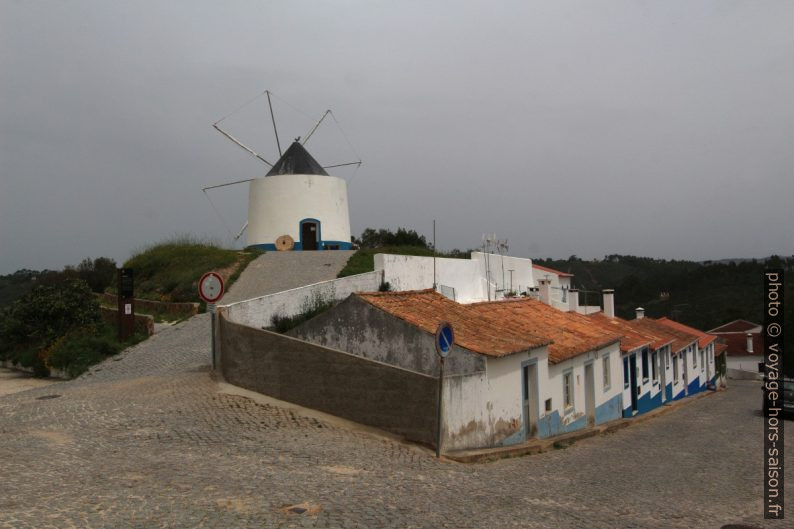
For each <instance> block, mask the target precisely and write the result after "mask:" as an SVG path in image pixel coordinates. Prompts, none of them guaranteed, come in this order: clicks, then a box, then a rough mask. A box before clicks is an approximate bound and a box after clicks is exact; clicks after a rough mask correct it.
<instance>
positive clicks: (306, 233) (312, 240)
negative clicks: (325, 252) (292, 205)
mask: <svg viewBox="0 0 794 529" xmlns="http://www.w3.org/2000/svg"><path fill="white" fill-rule="evenodd" d="M301 243H302V246H303V249H304V250H316V249H317V223H316V222H304V223H303V224H301Z"/></svg>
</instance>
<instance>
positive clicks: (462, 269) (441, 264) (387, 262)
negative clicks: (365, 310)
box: [375, 253, 488, 303]
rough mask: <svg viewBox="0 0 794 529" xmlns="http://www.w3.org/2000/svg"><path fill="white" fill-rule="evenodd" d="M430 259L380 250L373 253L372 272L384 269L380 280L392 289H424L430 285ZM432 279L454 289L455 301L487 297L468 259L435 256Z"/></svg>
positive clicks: (476, 267) (475, 268)
mask: <svg viewBox="0 0 794 529" xmlns="http://www.w3.org/2000/svg"><path fill="white" fill-rule="evenodd" d="M433 260H434V259H433V257H421V256H415V255H392V254H381V253H379V254H375V271H382V272H383V280H384V281H386V282H388V283H389V285H391V288H392V290H395V291H405V290H423V289H426V288H433V282H434V281H433ZM435 282H436V283H438V284H440V285H444V286H446V287H450V288H454V289H455V297H456V301H458V302H460V303H469V302H472V301H482V300H484V299H488V297H487V296H488V294H487V291H485V290H484V288H483V286H484V285H483V282H482V279H481V276H480V272H479V270H478V265H477V263H476V262H475V261H472V260H469V259H450V258H444V257H436V258H435Z"/></svg>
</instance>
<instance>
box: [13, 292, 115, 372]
mask: <svg viewBox="0 0 794 529" xmlns="http://www.w3.org/2000/svg"><path fill="white" fill-rule="evenodd" d="M0 316H2V319H1V320H0V357H2V358H3V359H5V360H11V361H12V362H14V363H16V364H19V365H22V366H24V367H29V368H32V369H33V370H34V371H35V373H36V375H38V376H47V375H48V374H49V370H48V368H47V354H48V350H49V348H50V347H51V346H52V344H53V343H54V342H55V341H56V340H57V339H58V338H60V337H62V336H64V335H66V334H68V333H70V332H72V331H74V330H76V329H83V328H91V327H94V326H96V325H97V324H99V322H100V321H101V318H100V313H99V302H98V301H97V300H96V298H95V297H94V295H93V293H92V292H91V289H90V288H89V287H88V284H87V283H86V282H85V281H83V280H81V279H74V278H66V279H64V280H62V281H60V282H57V283H54V284H44V285H38V286H36V287H34V288H33V289H32V290H31V291H30V292H28V293H27V294H25V295H24V296H22V297H21V298H20V299H18V300H17V301H15V302H14V304H13V305H11V307H8V308H6V309H5V310H4V311H3V313H2V315H0Z"/></svg>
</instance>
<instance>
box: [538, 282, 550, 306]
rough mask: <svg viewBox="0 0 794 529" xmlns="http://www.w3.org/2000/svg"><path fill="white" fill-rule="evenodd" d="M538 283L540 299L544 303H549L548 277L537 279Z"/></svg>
mask: <svg viewBox="0 0 794 529" xmlns="http://www.w3.org/2000/svg"><path fill="white" fill-rule="evenodd" d="M538 285H539V287H538V288H539V289H540V300H541V301H542V302H543V303H545V304H546V305H551V281H550V280H548V279H539V280H538Z"/></svg>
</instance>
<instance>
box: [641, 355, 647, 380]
mask: <svg viewBox="0 0 794 529" xmlns="http://www.w3.org/2000/svg"><path fill="white" fill-rule="evenodd" d="M642 379H643V380H648V350H647V349H643V350H642Z"/></svg>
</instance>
